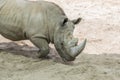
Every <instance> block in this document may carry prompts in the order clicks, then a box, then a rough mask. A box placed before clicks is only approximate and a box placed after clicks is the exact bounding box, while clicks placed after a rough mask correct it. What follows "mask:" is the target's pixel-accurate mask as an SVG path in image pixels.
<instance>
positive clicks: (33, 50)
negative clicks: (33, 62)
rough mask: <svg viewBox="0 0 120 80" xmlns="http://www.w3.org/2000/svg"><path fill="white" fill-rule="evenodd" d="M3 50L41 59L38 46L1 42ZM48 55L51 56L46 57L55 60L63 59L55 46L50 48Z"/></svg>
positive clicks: (0, 47)
mask: <svg viewBox="0 0 120 80" xmlns="http://www.w3.org/2000/svg"><path fill="white" fill-rule="evenodd" d="M3 51H4V52H7V53H10V54H14V55H21V56H24V57H28V58H33V59H40V58H38V51H39V49H38V48H37V47H31V46H28V45H18V44H17V43H14V42H9V43H5V42H4V43H0V52H3ZM48 57H49V58H46V59H52V60H53V61H55V62H61V61H62V59H61V58H60V57H59V55H58V54H57V52H56V50H55V49H53V48H50V53H49V54H48Z"/></svg>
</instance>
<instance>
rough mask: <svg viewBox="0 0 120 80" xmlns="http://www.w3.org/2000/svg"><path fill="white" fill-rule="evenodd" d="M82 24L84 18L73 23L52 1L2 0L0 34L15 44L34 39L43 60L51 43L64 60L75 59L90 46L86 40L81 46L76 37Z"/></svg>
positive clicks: (33, 41) (0, 6) (0, 4)
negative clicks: (75, 33) (76, 29)
mask: <svg viewBox="0 0 120 80" xmlns="http://www.w3.org/2000/svg"><path fill="white" fill-rule="evenodd" d="M80 21H81V18H78V19H75V20H69V19H68V18H67V16H66V14H65V13H64V11H63V10H62V9H61V8H60V7H59V6H58V5H56V4H54V3H51V2H47V1H27V0H0V34H1V35H3V36H4V37H5V38H7V39H10V40H13V41H19V40H30V41H31V42H32V43H33V44H34V45H35V46H36V47H38V48H39V49H40V51H39V53H38V54H39V57H40V58H42V57H46V56H47V55H48V53H49V43H50V42H51V43H53V44H54V45H55V48H56V50H57V51H58V53H59V55H60V56H61V57H62V59H63V60H66V61H73V60H75V58H76V57H77V56H78V55H79V54H80V53H81V52H82V50H83V49H84V47H85V44H86V40H84V41H83V42H82V43H81V44H80V45H77V43H78V40H77V39H75V38H74V37H73V31H74V28H75V26H74V25H75V24H78V23H79V22H80Z"/></svg>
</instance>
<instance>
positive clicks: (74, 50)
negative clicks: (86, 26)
mask: <svg viewBox="0 0 120 80" xmlns="http://www.w3.org/2000/svg"><path fill="white" fill-rule="evenodd" d="M86 42H87V39H85V40H84V41H83V42H82V43H81V44H79V45H77V46H75V47H72V48H71V53H70V55H71V56H72V57H74V58H75V57H76V56H78V55H79V54H80V53H81V52H82V51H83V49H84V48H85V45H86Z"/></svg>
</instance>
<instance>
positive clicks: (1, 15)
mask: <svg viewBox="0 0 120 80" xmlns="http://www.w3.org/2000/svg"><path fill="white" fill-rule="evenodd" d="M1 1H2V0H0V2H1ZM2 3H3V2H2ZM0 5H1V6H2V7H1V8H0V33H1V34H2V35H3V36H4V37H6V38H9V39H11V40H21V39H26V38H25V36H24V32H25V33H27V34H28V36H29V37H31V36H33V35H41V36H44V37H46V38H48V34H49V32H48V31H50V32H51V31H52V32H51V34H52V33H53V34H54V29H55V26H54V25H55V24H56V22H57V21H58V20H60V19H59V17H60V16H61V15H65V14H64V12H63V11H62V9H61V8H60V7H59V6H57V5H55V4H54V3H50V2H46V1H39V2H33V1H26V0H12V1H11V0H4V5H3V4H0ZM48 29H49V30H48Z"/></svg>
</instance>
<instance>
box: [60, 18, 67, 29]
mask: <svg viewBox="0 0 120 80" xmlns="http://www.w3.org/2000/svg"><path fill="white" fill-rule="evenodd" d="M67 22H68V18H65V19H64V20H63V22H62V25H61V26H62V27H64V26H65V24H66V23H67Z"/></svg>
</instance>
